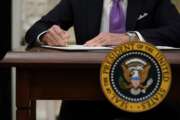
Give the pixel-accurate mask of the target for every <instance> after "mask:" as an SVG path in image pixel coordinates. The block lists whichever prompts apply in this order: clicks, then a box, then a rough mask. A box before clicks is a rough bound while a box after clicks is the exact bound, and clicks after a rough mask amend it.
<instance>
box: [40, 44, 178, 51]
mask: <svg viewBox="0 0 180 120" xmlns="http://www.w3.org/2000/svg"><path fill="white" fill-rule="evenodd" d="M41 47H43V48H50V49H57V50H67V51H84V50H112V49H113V47H115V46H113V47H89V46H84V45H67V46H50V45H41ZM157 48H158V49H160V50H180V48H174V47H169V46H157Z"/></svg>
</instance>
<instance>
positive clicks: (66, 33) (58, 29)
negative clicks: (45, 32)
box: [52, 25, 70, 39]
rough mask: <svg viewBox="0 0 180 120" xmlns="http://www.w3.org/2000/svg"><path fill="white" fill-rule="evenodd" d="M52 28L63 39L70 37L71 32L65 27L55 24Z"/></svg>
mask: <svg viewBox="0 0 180 120" xmlns="http://www.w3.org/2000/svg"><path fill="white" fill-rule="evenodd" d="M52 29H53V30H54V31H55V32H56V33H57V34H58V35H60V36H61V37H62V38H63V39H69V38H70V34H69V33H68V32H66V31H64V30H63V29H61V28H60V27H59V26H57V25H53V27H52Z"/></svg>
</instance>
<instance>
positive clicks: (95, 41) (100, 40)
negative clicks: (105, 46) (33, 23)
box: [85, 34, 103, 46]
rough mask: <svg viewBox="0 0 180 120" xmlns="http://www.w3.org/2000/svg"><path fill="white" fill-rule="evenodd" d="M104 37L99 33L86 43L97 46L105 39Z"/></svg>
mask: <svg viewBox="0 0 180 120" xmlns="http://www.w3.org/2000/svg"><path fill="white" fill-rule="evenodd" d="M102 38H103V36H102V34H99V35H98V36H96V37H95V38H93V39H91V40H89V41H87V42H86V43H85V45H86V46H96V44H97V45H98V46H99V44H100V43H101V42H102V40H103V39H102Z"/></svg>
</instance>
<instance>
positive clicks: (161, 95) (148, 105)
mask: <svg viewBox="0 0 180 120" xmlns="http://www.w3.org/2000/svg"><path fill="white" fill-rule="evenodd" d="M100 76H101V87H102V90H103V92H104V94H105V96H106V98H107V99H108V100H109V101H110V102H111V103H112V104H113V105H114V106H116V107H117V108H119V109H121V110H124V111H127V112H144V111H147V110H150V109H152V108H154V107H156V106H157V105H159V104H160V103H161V102H162V101H163V100H164V99H165V97H166V95H167V93H168V91H169V89H170V85H171V69H170V65H169V64H168V62H167V59H166V58H165V56H164V55H163V54H162V53H161V52H160V51H159V50H158V49H157V48H156V47H154V46H153V45H151V44H149V43H144V42H137V41H132V42H129V43H126V44H123V45H120V46H118V47H116V48H114V49H113V50H112V51H111V52H110V53H109V54H108V55H107V56H106V58H105V60H104V61H103V63H102V66H101V75H100Z"/></svg>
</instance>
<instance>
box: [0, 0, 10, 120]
mask: <svg viewBox="0 0 180 120" xmlns="http://www.w3.org/2000/svg"><path fill="white" fill-rule="evenodd" d="M0 11H1V17H0V23H1V26H0V29H1V30H0V31H1V32H0V35H1V38H0V59H2V57H3V55H4V54H5V53H6V52H7V51H8V50H10V49H11V0H5V1H2V2H1V4H0ZM11 119H12V115H11V71H10V69H2V68H0V120H11Z"/></svg>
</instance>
